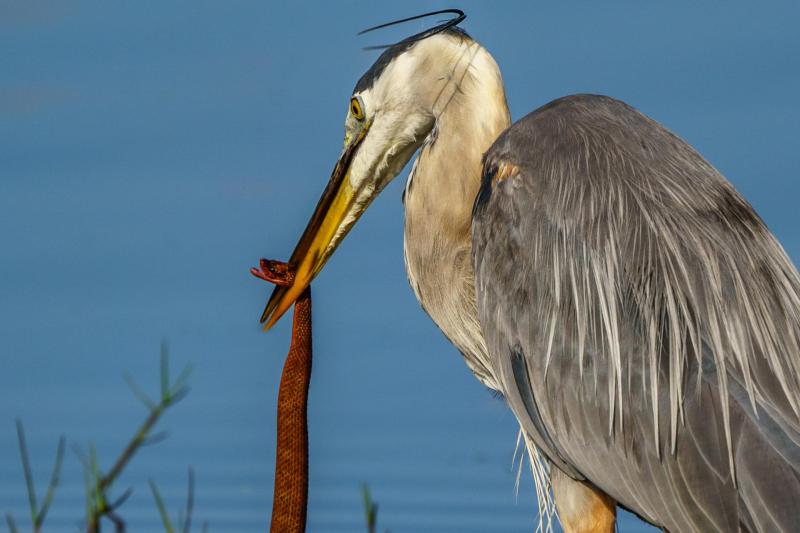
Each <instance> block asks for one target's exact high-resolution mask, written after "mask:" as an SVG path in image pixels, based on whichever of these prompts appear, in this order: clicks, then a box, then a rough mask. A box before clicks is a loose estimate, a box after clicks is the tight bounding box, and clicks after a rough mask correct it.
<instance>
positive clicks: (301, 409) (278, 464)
mask: <svg viewBox="0 0 800 533" xmlns="http://www.w3.org/2000/svg"><path fill="white" fill-rule="evenodd" d="M260 267H261V268H260V269H255V268H254V269H252V270H251V272H252V273H253V275H254V276H256V277H259V278H261V279H264V280H266V281H269V282H271V283H274V284H276V285H290V284H291V283H292V281H293V279H294V273H293V272H292V271H291V270H290V268H289V266H288V265H287V264H286V263H281V262H279V261H269V260H265V259H262V260H261V265H260ZM310 381H311V288H310V287H309V288H306V289H305V290H304V291H303V293H302V294H301V295H300V298H298V299H297V301H296V302H295V304H294V316H293V321H292V342H291V345H290V346H289V354H288V355H287V356H286V362H285V363H284V364H283V373H282V374H281V383H280V387H279V388H278V419H277V425H278V437H277V449H276V453H275V490H274V493H273V497H272V522H271V524H270V532H271V533H302V532H304V531H305V529H306V507H307V505H308V419H307V408H308V386H309V383H310Z"/></svg>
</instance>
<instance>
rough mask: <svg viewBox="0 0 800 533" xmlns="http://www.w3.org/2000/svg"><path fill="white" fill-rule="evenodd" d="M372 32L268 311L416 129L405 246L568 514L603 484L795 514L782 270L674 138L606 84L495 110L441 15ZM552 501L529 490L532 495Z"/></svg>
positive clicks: (711, 525)
mask: <svg viewBox="0 0 800 533" xmlns="http://www.w3.org/2000/svg"><path fill="white" fill-rule="evenodd" d="M462 19H463V16H459V17H458V19H456V20H455V21H451V22H448V23H445V24H440V25H438V26H436V27H434V28H432V29H430V30H427V31H425V32H422V33H420V34H417V35H414V36H412V37H410V38H408V39H406V40H404V41H402V42H400V43H398V44H396V45H393V46H391V47H389V48H388V49H386V50H385V51H384V52H383V53H382V55H381V56H380V58H379V59H378V60H377V61H376V62H375V64H374V65H373V66H372V67H371V68H370V69H369V70H368V71H367V72H366V73H365V74H364V75H363V76H362V77H361V79H360V80H359V81H358V83H357V84H356V86H355V90H354V91H353V94H352V96H351V97H350V100H349V109H348V112H347V118H346V122H345V142H344V149H343V151H342V154H341V157H340V158H339V161H338V162H337V163H336V167H335V169H334V171H333V175H332V177H331V180H330V183H329V184H328V186H327V188H326V189H325V192H324V194H323V196H322V199H321V200H320V202H319V205H318V206H317V209H316V211H315V212H314V215H313V217H312V219H311V221H310V222H309V224H308V227H307V228H306V230H305V232H304V233H303V236H302V238H301V240H300V242H299V243H298V245H297V248H296V249H295V251H294V253H293V254H292V257H291V264H292V266H293V268H294V269H295V271H296V273H297V275H296V278H295V282H294V284H293V285H292V286H290V287H279V288H276V290H275V292H274V293H273V294H272V297H271V298H270V300H269V303H268V304H267V307H266V310H265V311H264V315H263V316H262V322H266V326H265V328H269V327H271V326H272V325H273V324H274V323H275V321H276V320H278V318H279V317H280V316H281V315H282V314H283V313H284V312H285V311H286V309H287V308H288V307H289V306H290V305H291V304H292V302H294V300H295V299H296V298H297V297H298V296H299V295H300V293H301V292H302V291H303V290H304V289H305V287H307V286H308V284H309V283H310V282H311V280H312V279H313V278H314V277H315V276H316V275H317V274H318V273H319V271H320V270H321V269H322V267H323V265H324V264H325V262H326V261H327V260H328V258H329V257H330V256H331V254H332V253H333V251H334V250H335V249H336V247H337V246H338V245H339V243H340V242H341V240H342V239H343V238H344V236H345V235H346V234H347V232H348V231H349V229H350V228H351V227H352V225H353V224H354V223H355V222H356V220H357V219H358V218H359V216H360V215H361V214H362V213H363V212H364V210H365V209H366V208H367V206H368V205H369V204H370V202H371V201H372V200H373V199H374V198H375V197H376V196H377V195H378V193H379V192H380V191H381V190H382V189H383V188H384V187H385V186H386V185H387V183H389V181H390V180H391V179H392V178H394V177H395V176H396V175H397V174H398V173H399V172H400V170H401V169H402V168H403V167H404V165H405V164H406V163H407V162H408V161H409V159H410V158H411V157H412V156H413V155H414V154H415V153H416V152H418V156H417V158H416V160H415V162H414V165H413V168H412V170H411V172H410V174H409V177H408V182H407V184H406V187H405V192H404V203H405V261H406V270H407V273H408V279H409V281H410V284H411V287H412V288H413V290H414V293H415V294H416V296H417V298H418V299H419V301H420V303H421V305H422V307H423V308H424V309H425V311H426V312H427V313H428V314H429V315H430V317H431V318H432V319H433V320H434V322H436V324H437V325H438V326H439V327H440V328H441V330H442V331H443V332H444V334H445V335H446V336H447V337H448V338H449V339H450V340H451V341H452V343H453V344H454V345H455V346H456V347H457V348H458V350H459V351H460V352H461V354H462V355H463V357H464V360H465V361H466V363H467V365H468V366H469V368H470V369H471V370H472V371H473V372H474V373H475V375H476V376H477V377H478V379H479V380H481V381H482V382H483V383H484V384H486V385H487V386H488V387H490V388H492V389H495V390H497V391H499V392H500V393H501V394H502V395H503V397H504V398H505V400H506V402H507V403H508V405H509V407H510V408H511V409H512V411H513V412H514V414H515V415H516V417H517V419H518V420H519V424H520V427H521V431H522V433H523V435H524V437H525V442H526V444H527V446H528V449H529V452H530V453H531V454H532V456H533V457H534V458H536V457H539V454H541V456H543V457H544V458H546V462H547V464H548V465H549V468H548V471H549V476H550V483H551V484H552V485H551V486H552V491H553V492H552V493H553V498H554V501H555V505H556V508H557V510H558V515H559V517H560V519H561V521H562V524H563V526H564V527H565V529H566V530H568V531H598V532H599V531H612V530H613V528H614V525H615V520H616V512H615V511H616V506H617V505H619V506H622V507H625V508H627V509H630V510H632V511H633V512H635V513H636V514H637V515H639V516H640V517H642V518H643V519H645V520H647V521H648V522H650V523H652V524H655V525H657V526H659V527H662V528H664V529H666V530H670V531H715V530H716V531H735V530H747V531H778V530H781V531H792V530H797V529H798V527H800V418H798V412H799V406H800V276H799V275H798V273H797V270H796V269H795V267H794V266H793V265H792V263H791V261H790V260H789V258H788V257H787V255H786V253H785V252H784V250H783V249H782V248H781V246H780V244H779V243H778V242H777V240H776V239H775V238H774V237H773V235H772V234H771V233H770V232H769V230H768V229H767V228H766V226H765V225H764V223H763V221H762V220H761V219H760V218H759V216H758V215H757V214H756V213H755V212H754V210H753V209H752V207H751V206H750V205H749V204H748V203H747V202H746V201H745V200H744V198H743V197H742V196H741V195H740V194H739V193H738V192H737V191H736V190H735V189H734V188H733V186H732V185H731V184H730V183H729V182H728V181H727V180H726V179H725V178H724V177H723V176H722V175H721V174H720V173H719V172H718V171H717V170H715V169H714V168H713V167H712V166H711V165H710V164H709V163H708V162H706V161H705V160H704V159H703V158H702V157H701V156H700V155H699V154H698V153H697V152H696V151H695V150H694V149H693V148H692V147H691V146H689V145H688V144H687V143H686V142H684V141H683V140H681V139H680V138H679V137H677V136H675V135H674V134H672V133H670V132H669V131H667V130H666V129H665V128H664V127H662V126H661V125H660V124H658V123H657V122H655V121H653V120H651V119H650V118H648V117H646V116H645V115H643V114H641V113H640V112H638V111H636V110H635V109H633V108H632V107H630V106H628V105H626V104H624V103H622V102H620V101H618V100H614V99H612V98H607V97H603V96H593V95H576V96H568V97H565V98H560V99H558V100H555V101H553V102H550V103H549V104H547V105H545V106H543V107H541V108H539V109H537V110H536V111H534V112H532V113H531V114H529V115H527V116H526V117H524V118H523V119H521V120H519V121H518V122H516V123H515V124H513V125H512V124H511V121H510V117H509V111H508V107H507V104H506V98H505V92H504V88H503V81H502V78H501V76H500V71H499V70H498V67H497V65H496V63H495V61H494V59H493V58H492V56H491V55H490V54H489V53H488V52H487V51H486V50H485V49H484V48H483V47H482V46H481V45H480V44H478V43H477V42H476V41H475V40H473V39H472V38H470V37H469V36H468V35H467V34H466V33H465V32H463V31H461V30H459V29H457V28H456V27H455V24H456V23H457V22H459V21H460V20H462ZM540 499H544V500H545V501H546V499H547V494H545V493H543V494H541V495H540Z"/></svg>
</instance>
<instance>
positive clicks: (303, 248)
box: [261, 125, 369, 331]
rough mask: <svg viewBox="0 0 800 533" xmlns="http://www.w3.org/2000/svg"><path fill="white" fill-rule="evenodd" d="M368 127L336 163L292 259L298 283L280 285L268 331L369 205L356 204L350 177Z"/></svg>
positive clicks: (269, 309)
mask: <svg viewBox="0 0 800 533" xmlns="http://www.w3.org/2000/svg"><path fill="white" fill-rule="evenodd" d="M368 129H369V128H368V125H367V126H365V127H364V128H363V129H362V131H361V132H360V134H359V135H358V136H357V137H356V138H355V140H353V141H352V142H351V143H350V145H349V146H348V147H347V148H346V149H345V151H344V152H343V153H342V156H341V157H340V158H339V160H338V161H337V162H336V166H335V167H334V169H333V173H332V174H331V179H330V181H329V182H328V185H327V186H326V187H325V191H324V192H323V193H322V198H320V200H319V203H318V204H317V207H316V209H315V210H314V214H313V215H312V216H311V220H310V221H309V222H308V225H307V226H306V229H305V231H304V232H303V236H302V237H300V241H299V242H298V243H297V246H296V247H295V249H294V252H292V256H291V258H290V259H289V266H290V268H292V269H293V270H294V272H295V276H294V283H293V284H292V285H290V286H287V287H281V286H276V287H275V289H274V290H273V291H272V296H270V298H269V301H268V302H267V306H266V308H265V309H264V313H263V314H262V315H261V323H262V324H264V331H268V330H269V329H270V328H271V327H272V326H273V325H275V323H276V322H277V321H278V320H279V319H280V318H281V316H282V315H283V314H284V313H285V312H286V310H287V309H289V307H291V306H292V304H293V303H294V302H295V300H297V298H299V297H300V294H302V292H303V290H305V288H306V287H308V286H309V285H310V284H311V281H312V280H313V279H314V278H315V277H316V275H317V274H318V273H319V272H320V271H321V270H322V267H323V266H325V263H326V262H327V261H328V259H329V258H330V256H331V255H332V254H333V252H334V250H335V249H336V247H337V246H338V245H339V243H340V242H341V241H342V239H343V238H344V236H345V235H346V234H347V232H348V231H349V230H350V228H351V227H352V225H353V224H354V223H355V221H356V220H357V219H358V217H359V216H360V215H361V212H363V210H364V209H365V208H366V206H359V205H356V202H355V200H356V194H355V191H354V190H353V188H352V186H351V185H350V179H349V177H350V163H351V162H352V159H353V156H354V155H355V152H356V148H357V147H358V145H359V144H360V143H361V141H362V140H363V138H364V136H365V135H366V133H367V130H368Z"/></svg>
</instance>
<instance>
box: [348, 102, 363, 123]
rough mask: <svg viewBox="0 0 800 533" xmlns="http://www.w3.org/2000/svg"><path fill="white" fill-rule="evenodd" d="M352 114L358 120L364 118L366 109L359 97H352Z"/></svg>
mask: <svg viewBox="0 0 800 533" xmlns="http://www.w3.org/2000/svg"><path fill="white" fill-rule="evenodd" d="M350 114H352V115H353V118H355V119H356V120H364V109H363V108H362V107H361V102H360V101H359V99H358V98H357V97H355V96H354V97H353V98H351V99H350Z"/></svg>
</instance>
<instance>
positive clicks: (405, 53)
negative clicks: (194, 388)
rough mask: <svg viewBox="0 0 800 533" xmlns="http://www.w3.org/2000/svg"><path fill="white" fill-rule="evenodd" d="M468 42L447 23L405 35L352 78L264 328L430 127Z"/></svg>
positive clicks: (307, 281) (319, 265)
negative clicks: (335, 147) (289, 274)
mask: <svg viewBox="0 0 800 533" xmlns="http://www.w3.org/2000/svg"><path fill="white" fill-rule="evenodd" d="M473 42H474V41H472V40H471V39H469V37H467V36H466V34H464V33H463V32H460V31H454V30H448V31H439V32H437V33H435V34H433V35H430V36H426V37H425V38H419V36H414V37H411V38H409V39H406V40H405V41H402V42H400V43H398V44H395V45H394V46H391V47H389V48H387V49H386V50H385V51H384V52H383V53H382V54H381V56H380V57H379V58H378V60H377V61H376V62H375V63H374V64H373V65H372V67H370V69H369V70H368V71H367V72H366V73H365V74H364V75H363V76H362V77H361V79H360V80H359V81H358V83H357V84H356V86H355V89H354V90H353V93H352V95H351V96H350V98H349V99H348V101H347V115H346V118H345V128H344V129H345V131H344V147H343V149H342V153H341V155H340V156H339V159H338V161H337V162H336V165H335V166H334V169H333V173H332V174H331V177H330V181H329V182H328V185H327V186H326V188H325V191H324V192H323V194H322V197H321V198H320V200H319V203H318V204H317V207H316V209H315V211H314V214H313V215H312V217H311V220H310V221H309V223H308V225H307V227H306V229H305V231H304V232H303V235H302V237H301V238H300V241H299V242H298V244H297V246H296V247H295V250H294V252H293V253H292V256H291V258H290V260H289V264H290V265H291V266H292V268H293V269H294V270H295V280H294V283H293V284H292V285H291V286H289V287H276V288H275V290H274V292H273V293H272V296H271V297H270V300H269V302H268V303H267V307H266V309H265V310H264V314H263V315H262V317H261V322H265V325H264V329H265V330H266V329H269V328H270V327H272V325H273V324H275V322H277V320H278V319H279V318H280V317H281V315H282V314H283V313H284V312H285V311H286V310H287V309H288V308H289V307H290V306H291V305H292V303H294V301H295V300H296V299H297V298H298V297H299V296H300V294H301V293H302V292H303V290H304V289H305V288H306V287H307V286H308V285H309V284H310V283H311V281H312V280H313V279H314V277H315V276H316V275H317V274H318V273H319V272H320V270H322V267H323V266H324V265H325V263H326V262H327V261H328V259H329V258H330V256H331V255H332V254H333V252H334V250H336V248H337V246H338V245H339V244H340V243H341V241H342V239H343V238H344V237H345V235H347V233H348V232H349V231H350V229H351V228H352V226H353V224H354V223H355V222H356V221H357V220H358V218H359V217H360V216H361V215H362V214H363V213H364V211H365V210H366V209H367V207H368V206H369V205H370V203H371V202H372V200H373V199H375V197H376V196H377V195H378V194H379V193H380V192H381V190H383V188H384V187H386V185H387V184H388V183H389V182H390V181H391V180H392V179H393V178H394V177H395V176H397V174H399V173H400V171H401V170H402V169H403V167H404V166H405V165H406V163H408V161H409V159H410V158H411V156H412V155H413V154H414V152H415V151H416V150H417V149H418V148H419V146H420V145H421V144H422V142H423V141H424V140H425V138H426V136H427V135H428V134H429V133H430V132H431V130H432V129H433V127H434V123H435V117H436V114H437V109H438V107H439V106H441V105H443V101H444V100H446V99H447V98H448V94H449V93H448V91H447V86H448V84H451V85H452V79H453V72H454V64H457V63H458V62H459V60H460V59H461V58H463V57H464V56H465V47H467V46H468V44H469V43H473ZM451 92H452V91H451ZM450 96H452V95H451V94H450Z"/></svg>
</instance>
